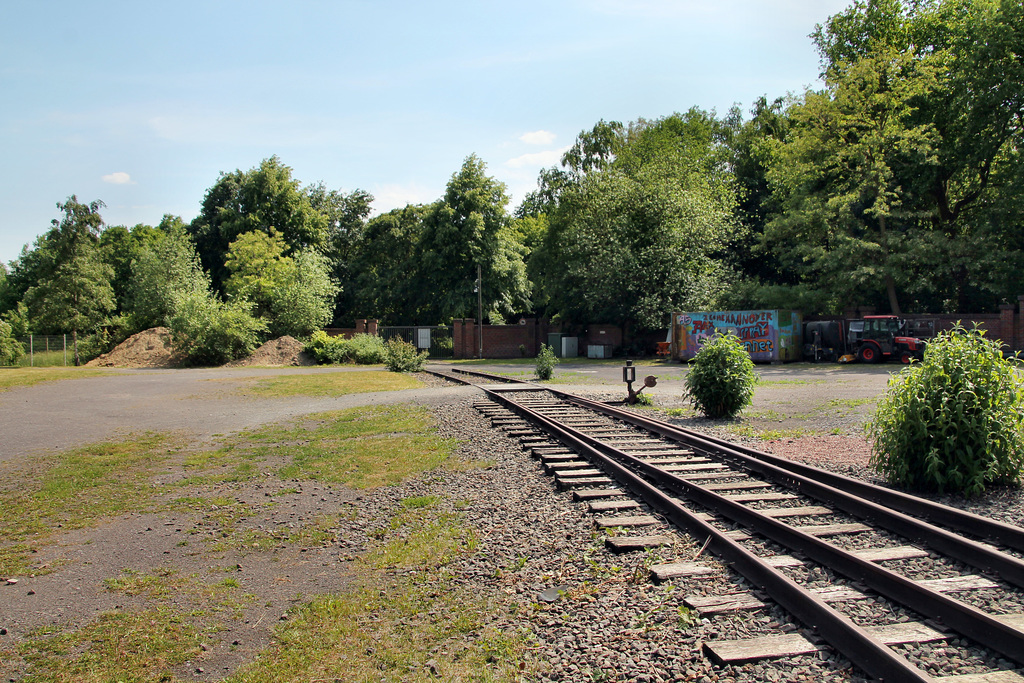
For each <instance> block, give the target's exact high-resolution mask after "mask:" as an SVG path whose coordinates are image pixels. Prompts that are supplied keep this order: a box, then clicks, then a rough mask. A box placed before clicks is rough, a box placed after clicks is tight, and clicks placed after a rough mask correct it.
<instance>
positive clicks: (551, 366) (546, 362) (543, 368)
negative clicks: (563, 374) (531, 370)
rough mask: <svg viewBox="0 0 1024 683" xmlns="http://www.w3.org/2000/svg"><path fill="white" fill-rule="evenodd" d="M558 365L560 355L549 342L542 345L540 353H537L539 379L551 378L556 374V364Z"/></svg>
mask: <svg viewBox="0 0 1024 683" xmlns="http://www.w3.org/2000/svg"><path fill="white" fill-rule="evenodd" d="M556 365H558V357H557V356H555V352H554V351H553V350H552V349H551V347H550V346H548V345H547V344H541V345H540V353H538V354H537V377H538V378H539V379H551V376H552V375H553V374H555V366H556Z"/></svg>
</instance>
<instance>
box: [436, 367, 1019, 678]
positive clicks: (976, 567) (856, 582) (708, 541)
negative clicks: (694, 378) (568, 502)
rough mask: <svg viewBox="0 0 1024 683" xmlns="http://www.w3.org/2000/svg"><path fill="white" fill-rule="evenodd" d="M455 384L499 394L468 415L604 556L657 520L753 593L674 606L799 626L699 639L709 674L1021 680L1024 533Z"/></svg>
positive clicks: (598, 410)
mask: <svg viewBox="0 0 1024 683" xmlns="http://www.w3.org/2000/svg"><path fill="white" fill-rule="evenodd" d="M456 372H457V373H458V374H459V375H460V376H461V377H459V378H458V379H457V381H464V382H465V383H473V382H472V381H470V380H469V379H466V377H476V378H478V379H477V381H480V379H484V380H488V381H489V382H495V381H500V382H503V383H504V385H495V384H488V385H486V386H481V389H483V390H484V392H485V393H486V395H487V401H484V402H480V403H478V404H477V405H476V407H477V409H478V410H479V411H480V412H482V413H483V414H484V415H486V416H488V417H490V418H491V420H492V424H493V425H494V426H495V427H500V428H502V429H504V430H505V431H506V432H507V433H508V434H509V435H510V436H514V437H518V438H519V439H520V440H521V443H522V444H523V446H524V448H528V449H530V450H531V452H532V454H533V455H534V457H536V458H537V459H538V460H540V461H541V462H542V464H543V465H544V467H545V469H546V470H547V471H548V472H550V473H551V474H552V475H553V476H554V477H555V480H556V482H557V484H558V486H559V488H562V489H566V490H571V491H572V492H573V496H574V498H575V499H577V500H580V501H586V502H587V503H588V505H589V506H590V509H591V511H592V512H593V513H594V514H595V515H597V519H596V523H597V524H598V525H599V526H603V527H608V528H614V529H617V530H619V531H620V533H618V534H616V535H613V536H610V537H609V538H608V539H607V545H608V547H609V548H610V549H611V550H613V551H616V552H624V551H629V550H638V549H644V548H650V547H652V546H656V545H663V544H670V543H671V538H668V537H666V536H665V535H664V534H648V533H644V531H643V530H644V529H647V528H652V527H655V526H657V525H658V524H663V523H665V522H667V523H669V524H671V525H672V526H673V527H674V528H676V529H679V530H681V531H682V532H685V533H687V534H689V535H691V536H692V537H694V538H696V539H698V540H699V541H700V542H702V543H703V548H702V549H701V552H700V553H698V555H699V556H703V554H710V555H714V556H717V557H718V558H719V559H721V560H722V561H724V562H725V563H726V564H727V565H728V566H729V568H730V569H731V570H732V571H735V572H737V573H738V574H740V575H741V576H742V577H743V579H744V580H745V581H746V582H747V583H748V584H749V585H750V586H753V587H754V590H747V591H735V592H731V593H727V594H719V595H711V596H707V595H694V596H691V597H689V598H687V600H686V603H687V606H689V607H691V608H693V609H696V610H697V611H699V612H700V613H701V614H702V615H703V616H713V615H715V614H721V613H728V612H733V613H735V612H738V611H744V610H758V609H764V608H766V607H767V606H769V605H774V606H778V607H781V608H782V609H784V610H785V611H786V612H787V613H788V614H790V615H791V616H792V617H793V618H794V619H795V621H796V622H798V623H799V624H801V625H802V626H803V629H801V630H800V631H799V632H792V633H785V634H778V635H768V636H762V637H759V638H751V639H744V640H736V641H732V640H730V641H709V642H705V644H704V649H705V653H706V654H707V655H708V657H709V658H710V659H712V660H713V661H715V662H718V663H722V664H725V663H737V664H738V663H742V662H748V661H754V660H758V659H763V658H773V657H786V656H792V655H802V654H813V653H817V652H818V651H819V650H822V649H823V648H831V649H833V650H835V651H838V652H840V653H842V654H843V655H845V656H846V657H847V658H848V659H849V660H850V661H851V662H852V663H853V664H854V665H855V666H857V667H858V668H860V669H861V670H862V671H863V672H865V673H866V674H867V675H868V676H870V677H873V678H876V679H881V680H884V681H887V682H888V681H900V682H902V681H935V680H938V681H943V682H949V683H997V682H998V683H1009V682H1011V681H1016V682H1018V683H1021V682H1024V676H1022V675H1021V671H1022V670H1024V559H1022V557H1024V529H1021V528H1020V527H1015V526H1012V525H1008V524H1004V523H1001V522H997V521H995V520H991V519H988V518H985V517H982V516H979V515H973V514H970V513H965V512H963V511H960V510H957V509H955V508H951V507H947V506H942V505H939V504H936V503H933V502H930V501H928V500H925V499H921V498H916V497H914V496H908V495H906V494H901V493H899V492H895V491H892V490H889V489H885V488H882V487H877V486H873V485H871V484H868V483H865V482H861V481H859V480H855V479H852V478H849V477H843V476H841V475H837V474H834V473H830V472H827V471H825V470H821V469H818V468H814V467H810V466H807V465H802V464H800V463H795V462H792V461H788V460H785V459H783V458H778V457H775V456H771V455H769V454H765V453H760V452H758V451H756V450H754V449H750V448H745V447H741V446H737V445H735V444H730V443H728V442H725V441H721V440H718V439H714V438H710V437H707V436H705V435H701V434H699V433H696V432H692V431H690V430H685V429H681V428H678V427H675V426H673V425H670V424H668V423H665V422H661V421H659V420H654V419H651V418H647V417H643V416H639V415H637V414H635V413H633V412H631V411H626V410H622V409H619V408H616V407H614V406H610V405H607V404H604V403H600V402H597V401H591V400H588V399H585V398H582V397H578V396H574V395H572V394H568V393H565V392H561V391H557V390H553V389H545V388H542V387H539V386H536V385H531V384H529V383H524V382H522V381H519V380H514V379H509V378H506V377H501V376H496V375H488V374H486V373H475V372H471V371H466V370H457V371H456ZM437 374H441V376H446V377H448V378H449V379H453V378H454V377H453V376H452V375H449V374H442V373H437ZM720 572H721V569H719V568H716V567H715V566H713V565H712V563H709V562H707V561H703V560H702V557H690V558H680V560H679V561H678V562H673V563H669V564H664V565H659V566H655V567H652V568H651V576H652V579H653V580H656V581H672V580H678V579H686V580H692V579H695V578H698V577H701V576H713V575H715V574H717V573H720ZM865 604H870V605H872V606H873V608H872V609H870V610H865V609H863V608H862V607H861V606H863V605H865ZM878 606H882V608H881V609H879V608H878ZM880 614H890V615H892V618H887V619H886V618H880V617H879V615H880ZM925 643H931V644H934V643H941V644H944V645H945V650H944V651H945V652H946V653H948V652H949V651H950V649H951V648H952V649H957V650H962V652H958V653H957V655H958V658H959V660H961V661H965V662H969V663H970V665H969V666H970V670H972V671H976V672H977V673H971V674H967V675H955V674H956V673H957V672H942V666H941V662H937V661H935V657H934V656H931V657H930V658H931V660H932V661H930V662H929V661H925V660H927V659H928V657H920V656H917V651H916V648H918V647H919V646H921V645H922V644H925ZM931 647H932V649H931V650H930V652H934V651H935V649H934V646H931ZM945 673H953V674H954V675H945Z"/></svg>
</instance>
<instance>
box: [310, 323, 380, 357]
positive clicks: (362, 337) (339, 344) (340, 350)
mask: <svg viewBox="0 0 1024 683" xmlns="http://www.w3.org/2000/svg"><path fill="white" fill-rule="evenodd" d="M305 351H306V352H307V353H309V354H310V355H311V356H313V358H314V359H315V360H316V362H317V363H320V364H328V363H359V364H360V365H376V364H378V363H383V362H384V358H385V352H384V342H383V340H381V338H380V337H375V336H373V335H369V334H357V335H355V336H354V337H352V338H351V339H346V338H344V337H331V336H329V335H328V334H327V333H326V332H324V331H323V330H317V331H316V332H314V333H313V336H312V338H311V339H310V340H309V343H308V344H306V347H305Z"/></svg>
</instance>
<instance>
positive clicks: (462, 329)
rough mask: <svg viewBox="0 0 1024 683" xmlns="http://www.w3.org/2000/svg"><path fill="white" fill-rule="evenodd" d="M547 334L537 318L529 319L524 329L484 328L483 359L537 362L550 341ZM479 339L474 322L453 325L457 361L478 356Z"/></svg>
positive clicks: (459, 322) (543, 324)
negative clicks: (543, 344) (541, 348)
mask: <svg viewBox="0 0 1024 683" xmlns="http://www.w3.org/2000/svg"><path fill="white" fill-rule="evenodd" d="M547 331H548V325H547V321H545V320H538V319H536V318H526V319H525V324H522V325H484V326H483V338H484V345H483V347H484V358H523V357H526V358H534V357H536V355H537V353H538V352H539V351H540V345H541V344H542V343H545V342H546V341H547ZM477 335H478V327H477V324H476V321H475V320H473V319H472V318H461V319H457V320H455V321H453V322H452V337H453V338H454V341H455V357H456V358H476V357H477V356H478V355H479V353H480V348H479V337H478V336H477ZM520 347H522V349H521V348H520Z"/></svg>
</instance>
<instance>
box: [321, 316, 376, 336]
mask: <svg viewBox="0 0 1024 683" xmlns="http://www.w3.org/2000/svg"><path fill="white" fill-rule="evenodd" d="M324 332H326V333H327V336H328V337H344V338H345V339H351V338H352V337H354V336H355V335H357V334H369V335H373V336H374V337H376V336H377V321H376V320H374V319H370V320H357V321H356V326H355V327H325V328H324Z"/></svg>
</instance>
